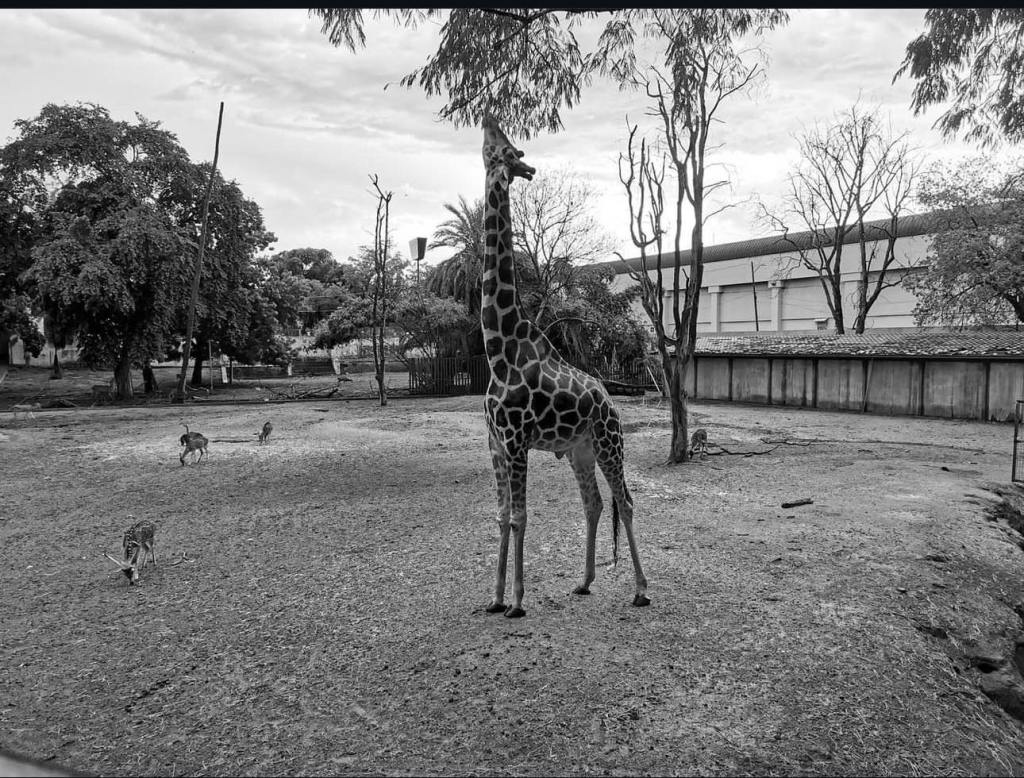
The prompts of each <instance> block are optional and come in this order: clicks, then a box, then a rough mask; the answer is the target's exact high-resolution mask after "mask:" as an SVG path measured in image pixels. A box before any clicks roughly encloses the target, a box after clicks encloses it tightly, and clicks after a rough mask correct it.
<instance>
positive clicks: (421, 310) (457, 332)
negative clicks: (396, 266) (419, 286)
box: [395, 290, 480, 357]
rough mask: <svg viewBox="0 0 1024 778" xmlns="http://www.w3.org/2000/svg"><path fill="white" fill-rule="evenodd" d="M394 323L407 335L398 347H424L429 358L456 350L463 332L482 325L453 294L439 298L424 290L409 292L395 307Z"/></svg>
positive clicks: (406, 349)
mask: <svg viewBox="0 0 1024 778" xmlns="http://www.w3.org/2000/svg"><path fill="white" fill-rule="evenodd" d="M395 324H396V325H397V326H398V327H399V328H400V329H401V330H402V332H403V333H404V337H403V339H402V343H401V345H400V347H399V350H400V351H401V352H402V353H403V354H404V353H406V352H408V351H409V350H411V349H414V348H418V349H422V350H423V351H424V352H425V353H426V355H427V356H428V357H438V356H442V355H443V354H446V353H452V352H453V351H455V348H454V347H453V346H454V344H456V343H460V342H461V340H462V335H463V333H464V332H465V331H466V330H467V329H469V328H471V327H473V326H476V327H479V326H480V320H479V317H474V316H470V315H467V313H466V309H465V308H463V307H462V305H461V304H460V303H459V302H457V301H456V300H455V299H453V298H451V297H438V296H437V295H435V294H433V293H432V292H429V291H425V290H421V291H419V292H412V293H410V294H408V295H406V296H405V297H404V298H403V299H402V300H400V301H399V303H398V305H397V306H396V308H395Z"/></svg>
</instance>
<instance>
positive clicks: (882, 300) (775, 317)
mask: <svg viewBox="0 0 1024 778" xmlns="http://www.w3.org/2000/svg"><path fill="white" fill-rule="evenodd" d="M930 241H931V236H929V235H913V236H905V237H902V238H899V239H898V240H897V241H896V256H897V260H896V263H895V264H894V267H896V268H898V271H897V272H904V269H906V268H918V267H919V266H920V265H921V264H922V263H923V262H925V260H926V259H927V254H928V246H929V242H930ZM868 249H869V252H874V253H875V256H876V259H875V260H874V263H873V266H877V265H878V264H879V263H880V262H881V257H882V253H883V251H884V245H883V243H882V242H872V243H869V244H868ZM859 262H860V257H859V249H858V247H857V246H856V245H854V244H848V245H846V246H845V247H844V252H843V267H844V268H845V269H846V271H847V272H845V273H843V275H842V292H841V294H842V298H843V306H844V313H845V316H846V319H847V321H846V326H847V327H850V326H852V324H853V320H854V316H855V315H856V311H855V308H854V304H855V299H856V289H857V277H858V270H857V266H858V264H859ZM751 263H753V266H754V274H753V278H754V280H753V283H752V282H751ZM910 272H916V270H911V271H910ZM652 277H653V273H652ZM877 277H878V273H877V272H871V273H870V278H871V283H874V281H875V279H876V278H877ZM894 277H895V276H894V275H890V276H889V278H890V279H892V278H894ZM665 279H666V282H668V283H669V284H670V283H671V271H670V270H666V272H665ZM702 280H703V286H702V287H701V296H700V308H699V310H698V316H697V331H698V332H700V333H701V334H711V333H719V332H754V331H755V330H759V331H762V332H767V331H785V330H808V329H816V328H818V327H819V324H820V325H821V328H823V329H830V330H831V329H835V322H834V321H833V319H832V314H831V312H830V311H829V308H828V304H827V303H826V300H825V293H824V291H823V290H822V287H821V281H820V280H819V279H818V276H817V275H816V274H815V273H814V271H812V270H810V269H808V268H806V267H804V266H803V264H802V263H801V262H800V260H799V257H798V256H797V255H796V254H795V253H792V252H783V253H778V254H766V255H761V256H756V257H737V258H734V259H725V260H715V261H712V262H705V264H704V273H703V277H702ZM633 285H634V282H633V280H632V279H631V278H630V277H629V276H628V275H627V274H625V273H620V274H619V275H617V276H616V278H615V280H614V282H613V288H614V289H616V290H621V289H625V288H627V287H629V286H633ZM754 292H756V294H757V308H758V310H757V321H756V323H755V320H754ZM916 303H917V298H916V297H915V296H914V295H913V294H911V293H910V292H908V291H907V290H906V289H905V288H904V287H902V286H899V285H897V286H893V287H890V288H888V289H885V290H883V291H882V293H881V294H880V295H879V297H878V299H877V300H876V301H875V303H874V305H873V306H872V307H871V310H870V312H869V315H868V319H867V326H868V327H869V328H870V327H912V326H914V324H915V322H914V316H913V312H914V306H915V304H916ZM665 310H666V312H667V311H669V310H670V304H666V306H665ZM634 313H635V315H636V317H637V319H638V321H642V322H646V321H647V315H646V314H645V313H644V310H643V307H642V306H641V305H640V303H639V301H637V302H636V303H634Z"/></svg>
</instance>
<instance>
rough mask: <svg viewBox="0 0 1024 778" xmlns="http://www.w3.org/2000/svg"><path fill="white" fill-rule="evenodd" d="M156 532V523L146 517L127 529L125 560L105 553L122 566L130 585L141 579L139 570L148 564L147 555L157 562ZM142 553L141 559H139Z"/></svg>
mask: <svg viewBox="0 0 1024 778" xmlns="http://www.w3.org/2000/svg"><path fill="white" fill-rule="evenodd" d="M155 533H156V525H155V524H153V522H151V521H146V520H145V519H143V520H142V521H137V522H135V523H134V524H132V526H130V527H129V528H128V529H127V530H125V533H124V538H123V539H122V540H121V545H122V546H123V547H124V561H121V560H120V559H114V557H112V556H110V554H105V556H106V557H107V559H109V560H110V561H111V562H113V563H114V564H115V565H117V566H118V567H120V568H121V572H122V573H124V575H125V577H126V578H127V579H128V585H129V586H132V585H134V584H135V583H136V582H137V581H138V580H139V570H141V569H142V568H143V567H145V566H146V558H147V556H148V557H149V558H151V559H152V560H153V564H154V565H155V564H156V550H155V546H156V541H155V539H154V534H155ZM140 555H141V557H142V558H141V560H140V559H139V557H140Z"/></svg>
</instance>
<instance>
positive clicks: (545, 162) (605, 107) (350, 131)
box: [0, 8, 974, 264]
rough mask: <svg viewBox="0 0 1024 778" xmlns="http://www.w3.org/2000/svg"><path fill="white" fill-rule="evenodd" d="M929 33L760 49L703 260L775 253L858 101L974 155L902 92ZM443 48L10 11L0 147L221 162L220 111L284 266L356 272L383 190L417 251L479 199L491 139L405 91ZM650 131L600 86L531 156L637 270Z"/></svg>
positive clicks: (425, 30) (800, 16) (726, 147)
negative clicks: (116, 138)
mask: <svg viewBox="0 0 1024 778" xmlns="http://www.w3.org/2000/svg"><path fill="white" fill-rule="evenodd" d="M923 17H924V11H923V10H921V9H914V10H901V9H888V10H887V9H877V8H875V9H846V10H795V11H792V12H791V20H790V23H789V24H788V25H787V26H785V27H784V28H782V29H780V30H777V31H774V32H772V33H769V34H768V35H767V37H765V38H764V39H763V41H762V45H763V48H764V49H765V51H766V52H767V54H768V57H769V61H768V68H767V78H766V80H765V82H764V83H763V85H762V86H761V87H760V89H759V90H758V92H757V94H756V95H755V96H754V97H753V98H752V99H747V98H745V97H740V98H738V99H734V100H733V102H732V103H731V104H730V105H728V107H727V108H726V109H725V110H724V111H723V113H722V114H721V118H722V119H723V121H724V123H723V124H721V125H718V126H717V127H716V129H715V132H716V133H717V136H716V138H714V139H713V142H717V143H718V144H721V146H720V148H719V150H718V151H717V153H716V155H715V157H714V159H715V160H716V161H717V162H718V163H721V166H720V167H718V168H717V171H718V172H719V173H724V174H727V175H728V177H729V179H730V181H731V190H730V191H729V193H728V199H729V201H730V202H733V203H736V206H735V207H732V208H729V209H727V210H726V211H724V212H723V213H721V214H720V215H718V216H716V217H715V218H714V219H713V220H712V221H711V222H710V223H709V225H708V228H707V233H706V242H707V243H709V244H713V243H724V242H728V241H734V240H744V239H746V238H751V237H757V236H760V235H764V234H766V233H765V227H764V226H763V225H761V224H760V223H759V221H758V220H757V218H756V212H757V211H756V208H755V206H754V201H755V198H760V199H762V200H764V201H766V202H768V203H772V202H775V201H777V199H778V198H779V197H780V196H781V194H782V192H783V189H784V184H785V178H786V174H787V172H788V171H789V170H790V169H791V167H792V166H793V164H794V163H795V161H796V159H797V156H796V141H795V140H794V137H793V136H794V134H796V133H799V132H801V131H802V130H803V129H806V128H809V127H811V126H812V125H813V124H814V123H815V122H816V121H820V122H828V121H830V120H831V119H833V118H834V116H835V114H836V113H837V112H839V111H843V110H846V109H848V108H850V107H851V106H852V105H853V104H854V102H855V101H857V100H858V99H860V100H861V102H862V104H866V105H880V106H881V108H882V110H883V113H884V114H888V115H891V118H892V122H893V125H894V127H895V128H896V129H897V130H898V131H903V130H908V131H910V132H911V133H912V139H913V142H914V143H915V144H916V145H917V146H918V147H920V149H921V152H922V153H923V154H924V155H926V157H927V158H928V159H939V158H949V157H953V158H956V157H958V156H962V155H964V154H967V153H971V152H973V151H974V150H973V149H972V148H970V147H969V146H966V145H964V144H962V143H959V142H944V141H943V140H942V139H941V137H940V136H939V134H938V133H937V132H935V131H934V130H932V129H931V125H932V123H933V122H934V120H935V118H936V116H937V115H938V113H939V112H938V111H932V112H930V113H929V114H927V115H925V116H922V117H917V118H915V117H913V116H912V115H911V112H910V110H909V104H910V92H911V89H912V82H911V81H910V80H908V79H905V78H904V79H900V80H899V81H897V82H896V84H892V83H891V82H892V77H893V74H894V73H895V71H896V69H897V68H898V67H899V65H900V63H901V61H902V59H903V54H904V50H905V47H906V44H907V43H908V42H909V41H910V40H912V39H913V38H914V37H916V36H917V35H918V34H920V33H921V32H922V31H923V29H924V21H923ZM436 31H437V25H434V24H430V25H427V26H426V27H422V28H420V29H419V30H406V29H400V28H397V27H395V26H394V25H393V24H392V23H391V22H390V21H387V20H384V21H381V22H372V21H371V22H370V23H369V24H368V26H367V48H366V49H365V50H362V51H360V52H358V53H355V54H353V53H352V52H350V51H348V50H347V49H343V48H334V47H333V46H331V45H330V43H329V42H328V40H327V38H326V36H324V35H323V34H321V33H320V30H319V23H318V22H317V21H316V20H314V19H311V18H310V17H309V16H308V14H307V12H306V11H305V10H302V9H277V10H237V9H236V10H159V9H146V10H98V9H86V10H67V9H42V10H16V9H2V10H0V83H3V85H4V86H3V90H2V92H3V99H2V100H0V142H7V141H8V140H10V139H11V138H13V136H14V134H15V129H14V121H15V120H16V119H21V118H30V117H33V116H35V115H37V114H38V113H39V110H40V109H41V108H42V106H43V105H44V104H46V103H58V104H61V103H74V102H76V101H84V102H93V103H98V104H99V105H102V106H104V107H106V108H107V109H108V110H109V111H110V112H111V114H112V115H113V116H114V118H116V119H125V120H133V119H134V114H135V112H138V113H141V114H142V115H144V116H146V117H147V118H149V119H153V120H158V121H160V122H161V123H162V124H163V126H164V127H165V128H166V129H168V130H170V131H171V132H173V133H175V134H176V135H177V137H178V139H179V141H180V142H181V143H182V145H183V146H184V147H185V149H187V151H188V152H189V154H190V155H191V157H192V159H193V160H195V161H199V160H209V159H212V157H213V143H214V135H215V131H216V122H217V108H218V103H219V102H220V101H222V100H223V101H224V103H225V109H224V128H223V131H222V136H221V151H220V162H219V166H220V169H221V171H222V172H223V174H224V175H225V176H226V177H227V178H231V179H235V180H236V181H238V183H239V184H240V186H241V187H242V191H243V192H245V194H246V195H247V196H248V197H250V198H251V199H253V200H255V201H256V202H257V203H259V205H260V206H261V207H262V209H263V214H264V219H265V221H266V224H267V226H268V228H269V229H271V230H272V231H273V232H274V233H275V234H276V235H277V238H278V242H277V244H276V245H275V246H274V247H272V248H273V250H275V251H280V250H285V249H290V248H298V247H303V246H312V247H323V248H327V249H329V250H330V251H332V252H333V253H334V255H335V256H336V257H338V258H339V259H343V258H345V257H348V256H350V255H352V254H354V253H355V252H356V249H357V248H358V246H360V245H361V244H366V243H372V225H373V213H374V208H375V199H374V195H372V194H371V185H370V180H369V175H370V174H378V175H379V176H380V181H381V184H382V186H383V187H384V188H385V189H391V190H393V191H394V192H395V197H394V200H393V203H392V214H391V224H392V226H393V228H394V234H395V238H396V240H397V241H398V245H399V246H400V247H401V248H402V249H403V250H406V249H407V246H408V240H409V239H410V238H413V237H415V236H418V235H422V236H425V237H429V236H430V235H431V234H432V233H433V231H434V229H435V227H436V226H437V225H438V223H439V222H441V221H443V220H444V219H445V218H446V212H445V211H444V210H443V203H445V202H456V201H457V199H458V197H459V195H463V196H465V197H466V198H467V199H469V200H473V199H475V198H477V197H479V196H481V194H482V190H483V167H482V162H481V158H480V142H481V137H482V136H481V133H480V131H478V130H468V129H462V130H455V129H453V128H452V127H451V125H449V124H447V123H442V122H439V121H437V119H436V113H437V110H438V108H439V107H440V106H441V104H442V103H441V101H439V100H437V99H434V100H428V99H426V98H425V97H424V96H423V94H422V93H421V92H419V91H418V90H407V89H403V88H401V87H399V86H398V85H397V83H396V82H397V81H398V80H399V79H400V78H401V77H402V76H403V75H405V74H406V73H408V72H409V71H410V70H412V69H413V68H415V67H416V66H418V65H420V64H422V63H423V61H424V60H425V59H426V57H427V56H428V54H429V53H430V52H431V51H432V50H433V47H434V44H435V41H436ZM585 35H586V31H584V32H583V33H582V34H581V37H585ZM389 82H391V86H390V87H389V88H387V89H385V85H387V84H388V83H389ZM643 112H644V103H643V101H642V100H641V98H639V97H638V96H636V95H630V94H624V93H621V92H619V91H618V90H617V89H616V88H615V87H614V86H612V85H610V84H600V83H599V84H595V86H594V87H592V88H591V89H590V90H589V91H588V92H586V93H585V94H584V97H583V100H582V103H581V104H580V105H579V106H577V107H576V108H575V109H574V110H572V111H571V112H568V113H567V114H566V116H565V129H564V131H563V132H561V133H559V134H557V135H541V136H539V137H537V138H534V139H532V140H530V141H527V142H522V143H520V146H521V148H523V149H524V150H525V151H526V160H527V161H528V162H529V163H530V164H532V165H534V166H535V167H537V168H538V170H541V171H543V170H547V169H555V168H564V167H571V168H573V169H575V170H576V171H577V172H578V173H580V174H581V175H583V176H586V177H588V178H589V179H590V183H591V185H592V187H593V188H594V191H595V199H594V202H593V210H594V213H595V215H596V216H597V218H598V219H599V220H600V222H601V223H602V224H603V225H604V226H605V228H606V229H607V231H608V233H609V236H610V238H611V241H612V245H614V246H616V247H617V248H618V249H619V250H620V251H621V252H622V253H623V254H624V255H626V256H634V255H635V254H636V251H635V250H634V249H633V247H632V245H631V244H630V242H629V233H628V209H627V206H626V200H625V195H624V192H623V189H622V185H621V184H620V183H619V180H618V173H617V159H618V155H619V152H620V151H621V150H623V148H624V143H625V139H626V135H627V132H626V116H627V114H628V115H629V117H630V118H631V119H632V120H640V121H641V122H643V121H644V117H643ZM522 185H523V184H517V186H522ZM449 253H450V252H446V251H444V250H436V251H432V252H430V253H429V254H428V257H427V261H428V263H431V264H432V263H433V262H436V261H439V260H440V259H443V258H444V257H445V256H447V255H448V254H449ZM605 258H610V257H603V258H602V259H605Z"/></svg>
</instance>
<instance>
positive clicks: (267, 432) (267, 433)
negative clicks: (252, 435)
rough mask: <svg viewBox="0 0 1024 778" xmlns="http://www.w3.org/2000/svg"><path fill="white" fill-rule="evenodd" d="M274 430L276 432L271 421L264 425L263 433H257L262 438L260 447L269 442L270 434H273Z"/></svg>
mask: <svg viewBox="0 0 1024 778" xmlns="http://www.w3.org/2000/svg"><path fill="white" fill-rule="evenodd" d="M273 430H274V425H273V424H271V423H270V422H269V421H268V422H267V423H266V424H264V425H263V432H258V433H257V434H258V435H259V436H260V445H261V446H262V445H263V443H265V442H266V441H267V439H268V438H270V433H271V432H273Z"/></svg>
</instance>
